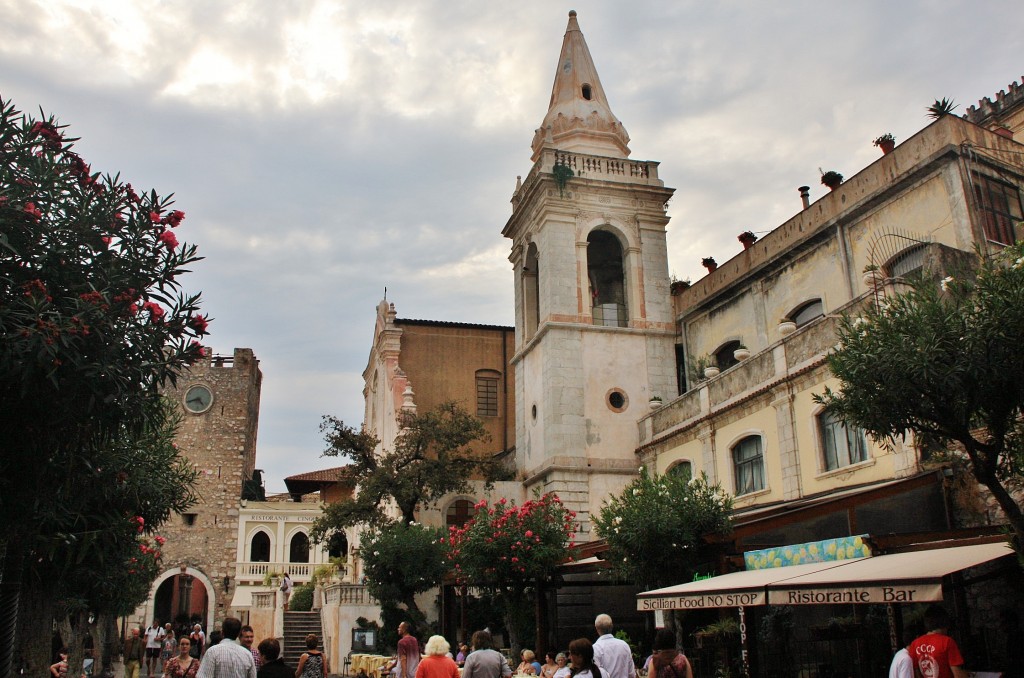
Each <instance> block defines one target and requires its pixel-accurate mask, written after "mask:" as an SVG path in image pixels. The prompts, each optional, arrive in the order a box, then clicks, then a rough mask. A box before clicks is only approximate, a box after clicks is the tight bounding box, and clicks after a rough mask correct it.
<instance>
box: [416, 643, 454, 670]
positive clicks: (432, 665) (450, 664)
mask: <svg viewBox="0 0 1024 678" xmlns="http://www.w3.org/2000/svg"><path fill="white" fill-rule="evenodd" d="M450 647H451V646H450V645H449V644H448V641H447V640H445V639H444V636H430V639H429V640H427V646H426V647H425V648H424V651H423V659H421V660H420V663H419V665H418V666H417V667H416V678H459V666H458V664H456V663H455V660H454V659H452V658H451V657H449V656H448V649H449V648H450Z"/></svg>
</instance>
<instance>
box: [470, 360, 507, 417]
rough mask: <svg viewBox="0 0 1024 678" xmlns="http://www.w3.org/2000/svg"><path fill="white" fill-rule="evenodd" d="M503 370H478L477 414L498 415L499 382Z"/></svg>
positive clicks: (484, 415)
mask: <svg viewBox="0 0 1024 678" xmlns="http://www.w3.org/2000/svg"><path fill="white" fill-rule="evenodd" d="M500 380H501V372H498V371H496V370H477V371H476V416H478V417H496V416H498V382H499V381H500Z"/></svg>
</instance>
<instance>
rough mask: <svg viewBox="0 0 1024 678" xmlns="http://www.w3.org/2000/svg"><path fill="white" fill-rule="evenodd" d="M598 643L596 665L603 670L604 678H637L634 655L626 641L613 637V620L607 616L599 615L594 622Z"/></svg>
mask: <svg viewBox="0 0 1024 678" xmlns="http://www.w3.org/2000/svg"><path fill="white" fill-rule="evenodd" d="M594 628H595V629H597V635H598V638H597V641H595V642H594V663H595V664H597V665H598V667H600V669H601V677H602V678H636V665H635V664H633V653H632V652H631V651H630V649H629V645H628V644H627V643H626V641H624V640H619V639H618V638H616V637H615V636H613V635H612V629H613V626H612V618H611V617H609V616H608V615H606V614H599V615H597V619H595V620H594Z"/></svg>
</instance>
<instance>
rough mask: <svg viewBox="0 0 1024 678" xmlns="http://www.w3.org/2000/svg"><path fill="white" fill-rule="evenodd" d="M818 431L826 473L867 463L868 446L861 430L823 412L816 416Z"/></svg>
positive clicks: (827, 412)
mask: <svg viewBox="0 0 1024 678" xmlns="http://www.w3.org/2000/svg"><path fill="white" fill-rule="evenodd" d="M818 431H819V433H820V434H821V451H822V454H823V455H824V457H825V458H824V462H825V470H826V471H831V470H833V469H837V468H842V467H844V466H849V465H851V464H856V463H859V462H862V461H867V459H868V444H867V440H865V438H864V431H863V429H860V428H858V427H855V426H854V427H850V426H847V425H846V422H845V421H843V420H842V419H840V418H839V417H837V416H836V415H834V414H832V413H831V412H829V411H828V410H825V411H824V412H822V413H821V414H819V415H818Z"/></svg>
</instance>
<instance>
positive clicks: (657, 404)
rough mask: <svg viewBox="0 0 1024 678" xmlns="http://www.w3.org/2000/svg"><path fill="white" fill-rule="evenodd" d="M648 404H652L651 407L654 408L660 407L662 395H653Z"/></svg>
mask: <svg viewBox="0 0 1024 678" xmlns="http://www.w3.org/2000/svg"><path fill="white" fill-rule="evenodd" d="M647 404H648V405H649V406H650V408H651V409H652V410H656V409H658V408H659V407H661V406H662V401H661V396H660V395H653V396H651V400H650V402H648V403H647Z"/></svg>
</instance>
